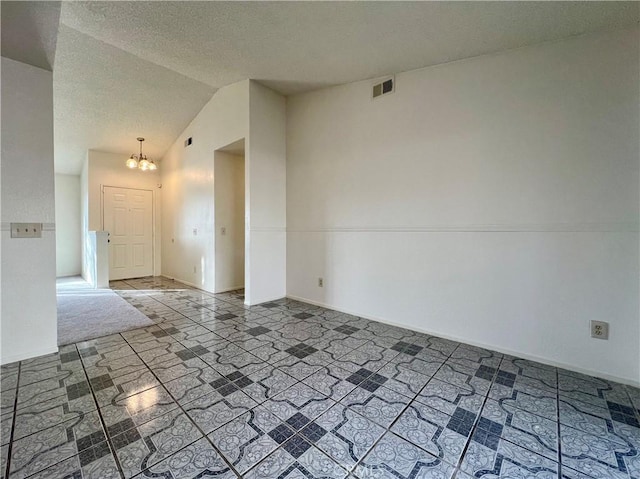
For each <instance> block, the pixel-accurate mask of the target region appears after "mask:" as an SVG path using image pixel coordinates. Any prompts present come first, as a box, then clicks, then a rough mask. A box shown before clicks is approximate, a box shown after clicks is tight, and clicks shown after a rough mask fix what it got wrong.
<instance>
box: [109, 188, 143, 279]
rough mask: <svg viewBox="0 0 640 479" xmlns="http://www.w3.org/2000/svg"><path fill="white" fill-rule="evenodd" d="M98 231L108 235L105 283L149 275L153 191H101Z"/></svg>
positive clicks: (126, 189)
mask: <svg viewBox="0 0 640 479" xmlns="http://www.w3.org/2000/svg"><path fill="white" fill-rule="evenodd" d="M102 194H103V201H102V221H103V224H102V229H103V230H104V231H108V232H109V280H110V281H113V280H117V279H127V278H141V277H143V276H152V275H153V192H152V191H150V190H138V189H133V188H118V187H113V186H104V187H103V188H102Z"/></svg>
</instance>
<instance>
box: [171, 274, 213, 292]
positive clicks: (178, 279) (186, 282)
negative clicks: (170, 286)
mask: <svg viewBox="0 0 640 479" xmlns="http://www.w3.org/2000/svg"><path fill="white" fill-rule="evenodd" d="M160 276H162V277H163V278H167V279H170V280H171V281H178V282H179V283H183V284H186V285H187V286H191V287H192V288H195V289H199V290H200V291H207V290H206V289H203V288H202V287H200V286H198V285H197V284H194V283H191V282H190V281H187V280H184V279H180V278H175V277H172V276H167V275H165V274H161V275H160ZM207 293H212V292H211V291H207Z"/></svg>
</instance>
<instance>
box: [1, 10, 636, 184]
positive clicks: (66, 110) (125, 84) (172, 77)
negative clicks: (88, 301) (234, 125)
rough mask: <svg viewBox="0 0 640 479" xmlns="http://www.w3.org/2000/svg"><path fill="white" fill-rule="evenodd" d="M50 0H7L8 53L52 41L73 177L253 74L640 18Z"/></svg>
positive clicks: (403, 58) (630, 13) (538, 38)
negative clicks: (29, 28)
mask: <svg viewBox="0 0 640 479" xmlns="http://www.w3.org/2000/svg"><path fill="white" fill-rule="evenodd" d="M14 3H20V4H23V6H22V7H20V8H22V10H21V9H20V8H15V9H14V10H18V12H20V11H22V12H23V13H22V20H21V21H23V22H24V21H25V18H24V17H25V14H24V9H25V8H27V7H26V6H25V5H27V6H28V5H29V4H31V6H30V7H28V8H30V13H29V14H28V15H27V19H29V18H32V19H34V18H35V19H37V18H39V17H38V15H40V16H41V17H46V18H49V19H50V21H49V23H47V22H43V21H42V20H41V19H40V21H39V23H38V22H35V23H36V27H34V28H36V29H38V31H41V33H40V34H39V38H40V37H41V38H42V39H43V40H42V41H40V44H39V45H35V46H34V45H28V44H26V43H25V42H24V41H21V40H20V38H19V37H20V32H21V31H22V30H23V29H20V28H13V29H11V28H8V29H7V28H6V27H7V26H11V25H12V24H13V25H14V26H15V25H17V24H18V22H19V20H20V18H21V17H20V15H18V14H17V13H16V12H15V11H14V12H12V11H11V10H12V9H11V8H5V5H7V7H8V4H11V5H13V4H14ZM48 3H49V4H51V3H54V4H55V3H56V2H4V1H3V2H2V27H3V32H2V33H3V35H2V43H3V45H2V54H3V55H4V56H9V57H11V58H15V59H18V60H20V59H21V58H22V59H21V61H26V62H27V63H32V64H36V62H39V63H38V64H37V66H40V67H45V68H46V61H47V54H46V51H45V50H43V51H45V53H44V54H40V55H34V54H33V50H34V49H37V47H38V46H39V47H41V49H42V44H45V43H48V45H49V51H51V46H52V45H53V50H54V51H55V62H54V63H53V72H54V75H53V77H54V112H55V166H56V171H57V172H60V173H70V174H77V173H78V172H79V171H80V166H81V163H82V161H83V159H84V158H85V155H86V151H87V150H88V149H97V150H102V151H110V152H115V153H122V154H123V156H127V155H129V154H130V153H132V152H133V151H135V150H136V148H137V142H136V140H135V139H136V137H138V136H144V137H145V138H147V141H146V142H145V153H147V154H149V155H150V156H152V157H154V158H159V157H161V156H162V154H163V153H164V152H165V151H166V149H167V148H168V147H169V146H170V145H171V143H172V142H173V141H174V140H175V139H176V138H177V136H178V135H179V134H180V132H181V131H182V130H183V129H184V128H185V127H186V126H187V125H188V123H189V122H190V121H191V119H192V118H193V117H194V116H195V115H196V114H197V113H198V111H199V110H200V109H201V108H202V107H203V106H204V105H205V103H206V102H207V101H208V100H209V99H210V98H211V95H213V94H214V93H215V91H216V90H217V89H218V88H221V87H223V86H225V85H228V84H231V83H234V82H236V81H240V80H243V79H247V78H252V79H255V80H259V81H261V82H262V83H264V84H265V85H267V86H269V87H271V88H273V89H275V90H277V91H279V92H281V93H282V94H284V95H291V94H296V93H299V92H304V91H309V90H313V89H317V88H321V87H323V86H328V85H335V84H341V83H347V82H351V81H356V80H363V79H367V78H375V77H379V76H382V75H386V74H391V73H397V72H401V71H407V70H411V69H415V68H421V67H425V66H429V65H435V64H439V63H445V62H450V61H454V60H459V59H463V58H469V57H473V56H478V55H483V54H489V53H493V52H498V51H503V50H508V49H513V48H519V47H522V46H526V45H532V44H536V43H541V42H547V41H553V40H558V39H561V38H566V37H569V36H573V35H580V34H584V33H590V32H596V31H601V30H608V29H614V28H620V27H625V26H631V25H634V24H637V23H638V21H639V20H640V3H638V2H402V1H394V2H269V1H263V2H172V1H166V2H144V1H142V2H138V1H136V2H121V1H113V2H96V1H92V2H61V8H59V11H58V15H59V25H56V26H57V27H58V28H57V37H56V36H55V35H53V36H52V33H51V31H52V30H51V27H50V24H51V22H52V21H54V22H55V12H53V14H52V13H51V11H48V12H44V10H43V9H45V8H48V9H49V10H51V9H52V8H53V7H52V6H51V5H49V6H48V7H47V6H46V4H48ZM43 12H44V13H43ZM7 15H9V17H7ZM52 18H53V19H54V20H51V19H52ZM43 24H46V25H49V27H46V28H44V27H43ZM38 25H39V27H38ZM54 32H55V30H54ZM5 33H6V34H5ZM5 37H6V38H5ZM22 37H24V32H23V34H22ZM56 40H57V42H56ZM5 42H9V43H7V47H6V48H5ZM11 42H13V46H11ZM20 50H22V52H20ZM29 51H31V52H32V54H31V56H29V54H28V52H29ZM16 52H17V53H16ZM16 57H20V58H16ZM49 57H51V54H50V53H49ZM43 58H44V60H43ZM25 59H26V60H25Z"/></svg>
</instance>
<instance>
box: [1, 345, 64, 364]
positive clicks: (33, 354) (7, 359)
mask: <svg viewBox="0 0 640 479" xmlns="http://www.w3.org/2000/svg"><path fill="white" fill-rule="evenodd" d="M57 352H58V346H55V347H49V348H43V349H37V350H35V351H25V352H21V353H20V354H14V355H13V356H3V357H2V360H1V361H0V364H2V365H5V364H10V363H15V362H16V361H24V360H25V359H32V358H37V357H38V356H46V355H47V354H51V353H57Z"/></svg>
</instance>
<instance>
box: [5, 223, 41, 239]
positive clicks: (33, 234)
mask: <svg viewBox="0 0 640 479" xmlns="http://www.w3.org/2000/svg"><path fill="white" fill-rule="evenodd" d="M11 237H12V238H42V223H11Z"/></svg>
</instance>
